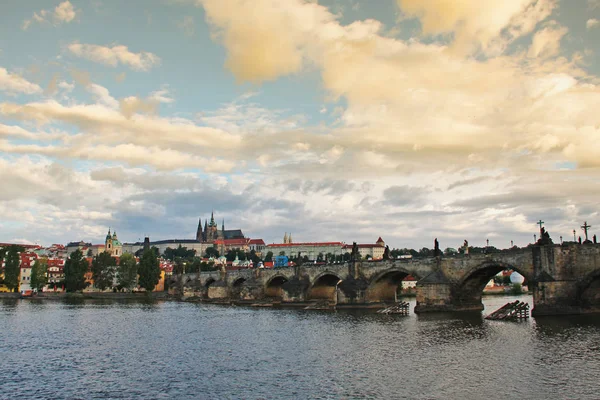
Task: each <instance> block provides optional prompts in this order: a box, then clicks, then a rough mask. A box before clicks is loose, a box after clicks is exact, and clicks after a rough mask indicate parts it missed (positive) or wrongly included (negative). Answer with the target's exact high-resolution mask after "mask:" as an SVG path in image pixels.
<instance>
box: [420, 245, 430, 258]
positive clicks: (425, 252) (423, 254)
mask: <svg viewBox="0 0 600 400" xmlns="http://www.w3.org/2000/svg"><path fill="white" fill-rule="evenodd" d="M419 256H420V257H432V256H433V251H432V250H430V249H428V248H427V247H423V248H422V249H421V250H419Z"/></svg>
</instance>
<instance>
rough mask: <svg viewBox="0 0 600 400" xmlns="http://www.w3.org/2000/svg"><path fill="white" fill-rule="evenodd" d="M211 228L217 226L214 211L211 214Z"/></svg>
mask: <svg viewBox="0 0 600 400" xmlns="http://www.w3.org/2000/svg"><path fill="white" fill-rule="evenodd" d="M210 226H216V224H215V212H214V211H212V212H211V213H210Z"/></svg>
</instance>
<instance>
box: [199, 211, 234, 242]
mask: <svg viewBox="0 0 600 400" xmlns="http://www.w3.org/2000/svg"><path fill="white" fill-rule="evenodd" d="M231 239H245V237H244V234H243V232H242V230H241V229H229V230H226V229H225V220H223V222H222V224H221V229H220V230H219V228H218V227H217V223H216V222H215V215H214V212H212V213H211V214H210V223H209V222H208V220H207V219H205V220H204V229H202V218H200V219H199V220H198V229H197V231H196V241H198V242H200V243H214V242H216V241H221V240H231Z"/></svg>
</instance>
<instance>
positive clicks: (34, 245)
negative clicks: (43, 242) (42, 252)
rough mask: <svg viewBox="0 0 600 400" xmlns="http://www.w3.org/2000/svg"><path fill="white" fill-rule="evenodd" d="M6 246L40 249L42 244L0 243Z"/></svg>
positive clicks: (0, 245)
mask: <svg viewBox="0 0 600 400" xmlns="http://www.w3.org/2000/svg"><path fill="white" fill-rule="evenodd" d="M6 246H21V247H23V248H24V249H41V248H42V246H40V245H39V244H20V243H0V247H6Z"/></svg>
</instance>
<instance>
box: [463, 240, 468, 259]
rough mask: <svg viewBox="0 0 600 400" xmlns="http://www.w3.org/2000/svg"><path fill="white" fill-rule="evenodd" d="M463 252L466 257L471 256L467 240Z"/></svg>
mask: <svg viewBox="0 0 600 400" xmlns="http://www.w3.org/2000/svg"><path fill="white" fill-rule="evenodd" d="M463 250H464V253H465V255H468V254H469V242H468V241H467V239H465V242H464V243H463Z"/></svg>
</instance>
